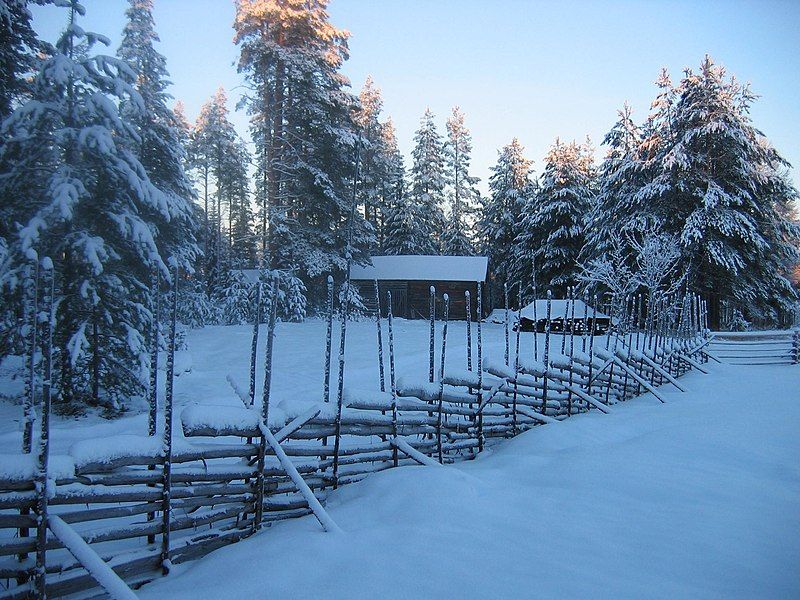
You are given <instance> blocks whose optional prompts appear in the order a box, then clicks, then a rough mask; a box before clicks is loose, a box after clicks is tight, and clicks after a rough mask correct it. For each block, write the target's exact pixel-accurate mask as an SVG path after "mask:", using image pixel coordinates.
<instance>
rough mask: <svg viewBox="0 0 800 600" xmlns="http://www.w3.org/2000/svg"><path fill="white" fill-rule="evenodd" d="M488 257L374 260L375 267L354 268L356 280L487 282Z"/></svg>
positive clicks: (391, 257)
mask: <svg viewBox="0 0 800 600" xmlns="http://www.w3.org/2000/svg"><path fill="white" fill-rule="evenodd" d="M488 263H489V259H488V258H487V257H485V256H431V255H414V256H411V255H409V256H373V257H372V266H367V267H362V266H357V265H353V268H352V270H351V272H350V278H351V279H355V280H370V281H371V280H374V279H377V280H379V281H386V280H400V281H486V270H487V267H488Z"/></svg>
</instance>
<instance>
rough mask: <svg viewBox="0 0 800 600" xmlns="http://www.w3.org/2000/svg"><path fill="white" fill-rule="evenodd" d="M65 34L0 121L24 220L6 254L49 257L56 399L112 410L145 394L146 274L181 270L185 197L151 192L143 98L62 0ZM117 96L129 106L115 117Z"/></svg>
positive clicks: (126, 70)
mask: <svg viewBox="0 0 800 600" xmlns="http://www.w3.org/2000/svg"><path fill="white" fill-rule="evenodd" d="M67 9H68V15H69V21H68V25H67V28H66V31H65V32H64V34H63V35H62V36H61V38H60V40H59V41H58V43H57V45H56V49H55V52H54V54H53V56H52V57H50V58H48V59H47V60H45V61H44V62H43V64H42V67H41V70H40V71H39V73H38V74H37V76H36V78H35V79H34V82H33V89H32V93H31V96H32V97H31V100H29V101H28V102H25V103H24V104H23V105H22V106H20V107H19V108H18V109H16V110H15V111H14V113H13V114H12V116H11V117H9V118H8V119H7V120H6V122H5V123H4V131H3V135H4V136H8V137H6V140H7V142H6V143H5V144H4V146H3V148H2V150H0V161H1V162H2V163H3V164H9V163H8V162H7V161H8V159H9V157H13V163H11V164H12V167H11V168H10V169H9V170H8V171H7V176H6V177H4V178H3V179H2V180H0V187H2V194H3V195H4V197H10V196H13V197H15V198H16V199H17V201H16V202H15V205H14V207H13V212H14V215H13V216H14V221H16V222H18V223H20V224H21V228H20V229H19V232H18V235H17V236H15V238H14V242H13V246H14V248H13V251H14V253H15V254H16V255H17V256H22V255H24V253H25V252H26V251H27V249H29V248H34V249H36V250H37V251H38V254H39V256H50V257H53V258H54V260H55V263H56V276H57V293H58V298H57V303H56V306H57V309H56V315H55V331H54V338H55V346H56V366H57V368H58V377H57V378H56V381H55V382H54V384H55V388H56V396H57V399H58V401H59V402H60V405H61V407H62V408H64V409H76V408H79V407H80V406H81V405H83V404H84V403H88V404H95V405H103V406H105V407H107V408H109V409H111V410H119V409H120V408H122V407H123V406H124V405H125V403H126V402H127V401H128V400H129V399H131V398H135V397H136V396H139V395H141V394H143V393H144V391H145V389H146V386H145V383H146V381H145V378H144V377H143V375H144V368H145V366H146V365H147V361H148V352H147V348H146V345H145V335H146V332H147V331H148V330H149V326H150V318H151V315H150V313H149V312H148V311H147V309H146V308H145V306H146V305H147V301H146V298H147V291H148V285H149V281H150V274H151V272H152V269H153V268H158V269H160V270H161V272H162V273H163V276H164V277H165V278H169V276H170V270H169V269H168V267H167V264H166V263H167V259H168V258H169V256H170V255H175V256H176V257H177V258H178V260H180V261H182V262H183V264H184V266H189V265H188V261H189V260H190V258H191V248H181V247H177V246H176V240H178V239H179V238H180V237H181V234H180V233H179V231H186V230H190V226H189V225H190V220H191V216H192V215H191V212H190V211H188V210H187V206H188V205H187V204H186V203H175V202H172V201H171V198H172V196H171V195H170V194H169V193H168V192H164V191H162V190H160V189H158V188H157V187H156V186H154V185H153V183H152V182H151V181H150V179H149V178H148V176H147V172H146V170H145V167H144V166H143V165H142V163H141V162H140V161H139V160H138V159H137V157H136V155H135V153H134V152H133V151H132V149H133V148H135V147H136V145H137V143H138V142H139V138H138V136H137V134H136V123H137V122H138V119H139V118H141V117H142V115H141V114H138V113H137V109H138V110H139V111H141V110H143V109H144V106H145V104H144V101H143V99H142V97H141V96H140V95H139V93H138V92H137V91H136V89H135V87H134V80H135V77H136V74H135V73H134V72H133V71H132V69H131V68H130V67H129V66H128V65H127V63H126V62H125V61H122V60H120V59H116V58H113V57H110V56H106V55H103V54H95V53H94V52H93V48H92V46H93V45H94V44H95V43H97V42H101V43H105V44H107V40H106V39H105V38H104V37H103V36H100V35H97V34H94V33H89V32H86V31H84V30H83V29H82V28H81V27H80V26H79V25H78V23H77V20H78V18H79V17H80V16H82V15H83V14H84V12H85V11H84V8H83V7H82V6H81V5H80V4H79V3H78V2H77V1H76V0H71V1H70V2H69V3H68V5H67ZM118 103H120V104H122V105H123V106H125V107H128V110H126V111H125V112H123V113H120V112H119V111H118V109H117V106H118Z"/></svg>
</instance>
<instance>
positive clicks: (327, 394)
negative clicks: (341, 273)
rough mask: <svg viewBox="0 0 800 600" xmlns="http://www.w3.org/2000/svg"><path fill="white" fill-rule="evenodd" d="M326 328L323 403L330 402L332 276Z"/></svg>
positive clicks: (329, 287) (329, 281)
mask: <svg viewBox="0 0 800 600" xmlns="http://www.w3.org/2000/svg"><path fill="white" fill-rule="evenodd" d="M327 306H328V316H327V321H328V327H327V333H326V336H325V383H324V384H323V392H322V398H323V400H324V401H325V402H330V400H331V346H332V342H333V275H328V302H327Z"/></svg>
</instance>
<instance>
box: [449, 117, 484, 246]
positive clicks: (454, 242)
mask: <svg viewBox="0 0 800 600" xmlns="http://www.w3.org/2000/svg"><path fill="white" fill-rule="evenodd" d="M471 154H472V135H470V132H469V129H467V127H466V125H465V124H464V113H462V112H461V109H459V108H458V106H455V107H453V113H452V114H451V115H450V117H449V118H448V119H447V143H446V144H445V160H446V165H447V169H446V173H447V182H448V184H449V200H450V202H449V204H450V212H449V214H448V215H447V222H446V225H445V229H444V233H443V238H442V253H443V254H450V255H455V256H469V255H471V254H473V251H474V248H473V244H472V239H471V238H472V236H471V229H472V227H471V215H472V214H473V213H474V212H475V210H476V209H477V206H478V203H479V202H480V194H479V193H478V190H477V188H476V187H475V186H476V184H477V183H478V178H477V177H472V176H470V174H469V163H470V160H471Z"/></svg>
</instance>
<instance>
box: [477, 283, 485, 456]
mask: <svg viewBox="0 0 800 600" xmlns="http://www.w3.org/2000/svg"><path fill="white" fill-rule="evenodd" d="M477 301H478V306H477V309H478V323H477V325H478V347H477V348H476V350H477V352H478V356H477V358H478V365H477V366H478V408H480V406H481V405H482V404H483V362H482V361H483V343H482V342H483V340H482V339H481V323H482V322H483V284H482V283H481V282H480V281H479V282H478V298H477ZM477 427H478V452H482V451H483V443H484V439H483V411H481V412H480V413H478V423H477Z"/></svg>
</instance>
